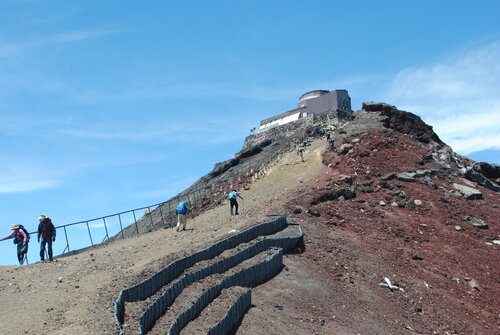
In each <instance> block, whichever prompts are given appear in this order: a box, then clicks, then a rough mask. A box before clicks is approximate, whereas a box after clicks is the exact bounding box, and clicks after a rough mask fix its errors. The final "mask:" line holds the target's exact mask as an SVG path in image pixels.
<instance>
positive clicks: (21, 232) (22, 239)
mask: <svg viewBox="0 0 500 335" xmlns="http://www.w3.org/2000/svg"><path fill="white" fill-rule="evenodd" d="M10 229H11V230H12V233H11V234H10V235H7V236H5V237H4V238H1V239H0V241H3V240H7V239H9V238H13V239H14V244H17V260H18V261H19V265H23V264H24V259H25V256H26V254H27V253H28V243H29V241H30V234H29V233H28V231H27V230H26V228H24V227H23V225H17V224H13V225H12V227H11V228H10Z"/></svg>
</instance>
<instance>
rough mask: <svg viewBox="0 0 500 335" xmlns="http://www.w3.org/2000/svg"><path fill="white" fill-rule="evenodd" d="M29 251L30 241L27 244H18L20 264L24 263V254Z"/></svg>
mask: <svg viewBox="0 0 500 335" xmlns="http://www.w3.org/2000/svg"><path fill="white" fill-rule="evenodd" d="M27 253H28V243H26V245H25V244H24V243H23V242H19V243H18V244H17V260H18V261H19V264H20V265H23V263H24V255H26V254H27Z"/></svg>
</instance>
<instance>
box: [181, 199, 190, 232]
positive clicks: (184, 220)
mask: <svg viewBox="0 0 500 335" xmlns="http://www.w3.org/2000/svg"><path fill="white" fill-rule="evenodd" d="M192 210H193V209H192V208H190V207H189V206H188V204H187V203H186V202H184V201H181V202H179V204H178V205H177V231H179V230H180V228H181V225H182V230H186V223H187V218H186V214H187V213H188V212H191V211H192Z"/></svg>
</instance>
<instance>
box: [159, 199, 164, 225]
mask: <svg viewBox="0 0 500 335" xmlns="http://www.w3.org/2000/svg"><path fill="white" fill-rule="evenodd" d="M163 204H164V202H162V203H161V204H160V205H159V206H158V209H159V210H160V215H161V223H162V224H165V219H164V218H163V211H162V210H161V206H163Z"/></svg>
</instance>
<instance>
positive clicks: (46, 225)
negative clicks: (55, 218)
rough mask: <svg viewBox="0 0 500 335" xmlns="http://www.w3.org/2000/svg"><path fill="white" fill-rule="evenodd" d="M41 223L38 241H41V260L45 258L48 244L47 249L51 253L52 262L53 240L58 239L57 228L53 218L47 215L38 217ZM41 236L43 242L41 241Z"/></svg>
mask: <svg viewBox="0 0 500 335" xmlns="http://www.w3.org/2000/svg"><path fill="white" fill-rule="evenodd" d="M38 220H39V221H40V223H39V224H38V243H40V261H42V262H43V261H44V260H45V245H47V251H48V254H49V260H50V261H51V262H52V242H55V240H56V228H54V225H53V224H52V220H51V219H50V218H49V217H47V216H45V215H43V214H42V215H40V216H39V217H38ZM40 237H41V238H42V242H40Z"/></svg>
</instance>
